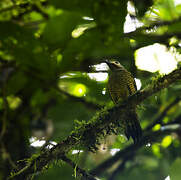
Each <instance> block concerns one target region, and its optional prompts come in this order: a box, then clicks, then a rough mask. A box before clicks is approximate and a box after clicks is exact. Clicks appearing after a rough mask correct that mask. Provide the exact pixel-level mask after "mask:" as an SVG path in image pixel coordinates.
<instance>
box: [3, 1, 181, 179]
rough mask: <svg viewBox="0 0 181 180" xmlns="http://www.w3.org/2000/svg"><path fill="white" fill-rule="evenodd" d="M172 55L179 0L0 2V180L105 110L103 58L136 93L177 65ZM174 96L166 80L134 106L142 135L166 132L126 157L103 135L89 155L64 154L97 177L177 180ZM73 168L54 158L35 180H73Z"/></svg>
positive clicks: (180, 17)
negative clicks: (129, 78) (121, 70)
mask: <svg viewBox="0 0 181 180" xmlns="http://www.w3.org/2000/svg"><path fill="white" fill-rule="evenodd" d="M180 52H181V1H180V0H132V1H128V0H100V1H92V0H86V1H84V0H51V1H48V0H38V1H37V0H3V1H0V179H6V178H7V177H8V176H9V174H10V172H11V170H12V169H14V168H16V163H17V161H19V160H23V159H26V158H28V157H31V156H32V155H33V154H38V153H40V151H41V148H42V147H43V146H45V144H46V143H48V144H49V146H48V147H49V148H51V147H53V146H54V145H56V144H57V143H58V142H61V140H63V139H64V138H66V137H67V136H68V135H69V134H70V133H71V131H72V130H73V129H74V128H75V126H77V124H78V122H81V121H88V120H90V119H91V118H92V117H93V116H94V115H95V114H96V112H98V111H100V110H101V109H102V108H104V107H106V106H111V105H112V102H111V98H110V96H109V94H108V92H107V89H106V87H107V80H108V72H107V71H108V67H107V66H106V64H105V63H102V61H103V60H105V59H109V60H111V59H116V60H117V61H119V62H120V63H121V64H122V65H123V66H125V68H126V69H127V70H129V71H130V72H131V73H132V74H133V76H134V77H135V80H136V83H137V87H138V90H139V89H143V88H144V87H146V86H147V85H149V84H150V83H151V82H152V81H153V80H154V79H156V78H157V77H161V76H163V75H164V74H168V73H170V72H172V71H173V70H174V69H176V68H177V67H180V61H181V54H180ZM180 92H181V84H180V82H177V83H174V84H172V85H171V86H170V87H169V88H166V89H163V90H162V91H160V92H159V93H157V94H155V95H153V96H152V97H149V98H148V99H146V100H145V101H144V102H143V103H142V104H141V105H140V106H139V107H138V115H139V119H140V122H141V126H142V128H143V129H145V132H146V131H148V130H149V131H151V132H156V131H159V130H163V131H164V129H167V128H170V129H172V132H171V133H169V134H166V135H164V136H163V135H162V136H158V137H156V141H154V142H152V141H151V140H150V143H148V144H145V145H143V146H141V147H139V148H137V149H134V151H131V150H130V149H127V147H130V146H131V144H132V143H133V142H132V140H129V141H128V140H127V139H126V137H125V136H124V134H120V135H118V136H116V135H111V136H107V137H105V140H103V141H102V143H101V145H100V147H99V150H98V151H97V152H96V153H92V152H88V151H85V150H84V149H72V150H71V152H70V153H69V154H68V156H69V158H71V159H72V160H73V161H74V162H75V163H76V164H77V165H78V166H80V167H82V168H83V169H85V170H87V171H92V172H94V174H95V175H96V176H98V177H99V179H101V180H107V179H108V180H111V179H115V180H119V179H126V180H132V179H136V178H137V179H140V180H141V179H147V180H155V179H159V180H170V179H171V180H179V179H181V172H180V167H181V142H180V139H181V131H178V130H175V129H176V127H178V126H180V123H181V96H180ZM124 150H126V152H127V150H128V152H130V153H129V155H128V153H125V156H124ZM119 152H123V153H122V154H121V155H120V156H119V154H118V153H119ZM116 155H117V156H118V157H117V158H116V160H114V162H113V163H112V164H111V163H109V165H108V167H105V166H104V164H102V163H104V161H106V160H111V159H112V158H113V157H114V156H116ZM100 164H102V165H103V166H102V167H103V168H102V169H98V165H100ZM96 169H97V170H96ZM93 170H94V171H93ZM74 171H75V169H73V168H72V167H71V166H69V165H68V164H66V163H65V162H63V161H59V160H58V161H57V162H55V163H52V164H51V165H50V166H49V168H48V169H46V170H44V171H42V172H41V173H40V174H38V175H36V176H34V179H36V180H46V179H50V178H51V179H52V180H54V179H62V180H70V179H75V178H77V179H79V178H78V177H76V173H75V172H74Z"/></svg>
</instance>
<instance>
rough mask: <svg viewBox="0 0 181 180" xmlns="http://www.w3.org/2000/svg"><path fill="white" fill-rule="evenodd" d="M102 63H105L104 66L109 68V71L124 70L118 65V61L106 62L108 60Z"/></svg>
mask: <svg viewBox="0 0 181 180" xmlns="http://www.w3.org/2000/svg"><path fill="white" fill-rule="evenodd" d="M103 62H104V63H106V64H107V65H108V66H109V68H110V70H111V71H117V70H124V69H125V68H124V67H123V66H122V65H121V64H120V62H119V61H114V60H112V61H108V60H105V61H103Z"/></svg>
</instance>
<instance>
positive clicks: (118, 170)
mask: <svg viewBox="0 0 181 180" xmlns="http://www.w3.org/2000/svg"><path fill="white" fill-rule="evenodd" d="M133 156H134V153H133V154H130V155H129V156H127V157H124V159H123V161H122V162H121V163H120V164H119V166H118V167H117V168H116V169H115V170H114V171H113V173H112V174H111V176H110V177H109V179H108V180H114V179H115V177H116V176H117V175H118V174H119V173H120V172H121V171H123V169H124V168H125V165H126V162H127V161H128V160H130V159H132V157H133Z"/></svg>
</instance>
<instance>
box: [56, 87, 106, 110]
mask: <svg viewBox="0 0 181 180" xmlns="http://www.w3.org/2000/svg"><path fill="white" fill-rule="evenodd" d="M56 90H57V91H58V92H59V93H61V94H64V95H65V96H67V97H68V98H70V99H71V100H73V101H75V102H80V103H83V104H84V105H85V106H86V107H88V108H90V109H93V110H100V109H101V108H103V106H102V105H100V104H95V103H92V102H89V101H86V100H85V98H80V97H76V96H73V95H71V94H69V93H67V92H66V91H64V90H62V89H60V88H58V87H57V88H56Z"/></svg>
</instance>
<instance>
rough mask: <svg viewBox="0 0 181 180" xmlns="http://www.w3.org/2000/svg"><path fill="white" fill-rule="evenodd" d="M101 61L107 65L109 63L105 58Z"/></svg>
mask: <svg viewBox="0 0 181 180" xmlns="http://www.w3.org/2000/svg"><path fill="white" fill-rule="evenodd" d="M102 62H103V63H106V64H107V65H109V64H110V62H109V61H108V60H107V59H106V60H104V61H102Z"/></svg>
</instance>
